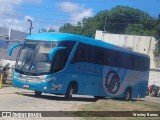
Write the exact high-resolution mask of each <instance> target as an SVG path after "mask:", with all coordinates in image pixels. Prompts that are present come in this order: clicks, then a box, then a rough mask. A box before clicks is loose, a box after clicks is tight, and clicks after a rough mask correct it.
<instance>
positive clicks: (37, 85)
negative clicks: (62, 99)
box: [13, 77, 51, 93]
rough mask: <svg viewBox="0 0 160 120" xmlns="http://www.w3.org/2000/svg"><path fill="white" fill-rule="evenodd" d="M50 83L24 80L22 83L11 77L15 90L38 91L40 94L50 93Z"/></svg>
mask: <svg viewBox="0 0 160 120" xmlns="http://www.w3.org/2000/svg"><path fill="white" fill-rule="evenodd" d="M50 82H51V81H43V82H42V81H35V80H33V81H32V80H30V81H28V80H25V81H22V80H20V79H18V78H16V77H13V86H14V87H17V88H23V89H28V90H34V91H40V92H46V93H48V92H51V89H49V88H51V86H50V85H51V83H50Z"/></svg>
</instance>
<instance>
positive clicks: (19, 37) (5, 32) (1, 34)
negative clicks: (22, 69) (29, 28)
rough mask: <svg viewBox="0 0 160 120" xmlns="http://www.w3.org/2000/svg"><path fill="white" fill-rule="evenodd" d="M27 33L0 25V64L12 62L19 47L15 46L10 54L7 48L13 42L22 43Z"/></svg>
mask: <svg viewBox="0 0 160 120" xmlns="http://www.w3.org/2000/svg"><path fill="white" fill-rule="evenodd" d="M27 35H28V33H25V32H21V31H16V30H11V29H7V28H2V27H0V66H5V64H6V62H9V61H10V63H11V66H12V64H14V62H15V60H16V58H17V54H18V51H19V48H15V49H14V52H13V54H12V56H9V55H8V50H9V48H10V47H11V46H12V45H13V44H17V43H23V42H24V39H25V38H26V36H27Z"/></svg>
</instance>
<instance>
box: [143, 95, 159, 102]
mask: <svg viewBox="0 0 160 120" xmlns="http://www.w3.org/2000/svg"><path fill="white" fill-rule="evenodd" d="M142 100H146V101H151V102H155V103H160V97H150V96H146V97H145V98H144V99H142Z"/></svg>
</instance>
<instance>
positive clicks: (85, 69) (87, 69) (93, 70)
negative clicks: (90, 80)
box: [76, 64, 100, 73]
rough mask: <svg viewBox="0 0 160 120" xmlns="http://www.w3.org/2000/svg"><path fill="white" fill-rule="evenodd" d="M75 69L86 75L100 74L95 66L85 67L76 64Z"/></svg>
mask: <svg viewBox="0 0 160 120" xmlns="http://www.w3.org/2000/svg"><path fill="white" fill-rule="evenodd" d="M76 68H77V69H78V70H80V71H81V72H88V73H100V70H99V69H98V68H97V67H95V66H87V65H80V64H76Z"/></svg>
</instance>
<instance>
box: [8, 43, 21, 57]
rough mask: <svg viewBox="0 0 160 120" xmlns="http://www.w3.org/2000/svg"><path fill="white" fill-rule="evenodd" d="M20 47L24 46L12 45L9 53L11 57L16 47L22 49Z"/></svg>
mask: <svg viewBox="0 0 160 120" xmlns="http://www.w3.org/2000/svg"><path fill="white" fill-rule="evenodd" d="M20 46H22V44H14V45H12V46H11V47H10V48H9V52H8V54H9V56H11V55H12V51H13V49H15V48H16V47H20Z"/></svg>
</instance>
